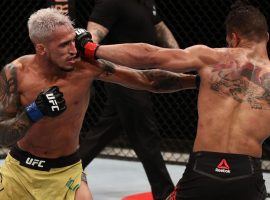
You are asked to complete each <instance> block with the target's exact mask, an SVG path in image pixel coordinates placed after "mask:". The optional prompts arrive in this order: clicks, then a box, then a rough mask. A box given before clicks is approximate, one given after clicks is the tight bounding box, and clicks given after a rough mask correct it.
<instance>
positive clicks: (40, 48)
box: [35, 43, 46, 55]
mask: <svg viewBox="0 0 270 200" xmlns="http://www.w3.org/2000/svg"><path fill="white" fill-rule="evenodd" d="M35 49H36V53H37V54H39V55H44V54H45V53H46V48H45V46H44V45H43V44H41V43H39V44H36V45H35Z"/></svg>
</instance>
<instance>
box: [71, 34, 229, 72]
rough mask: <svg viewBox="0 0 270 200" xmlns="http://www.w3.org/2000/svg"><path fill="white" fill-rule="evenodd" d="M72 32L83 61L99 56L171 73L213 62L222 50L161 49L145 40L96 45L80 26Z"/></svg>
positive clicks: (125, 63)
mask: <svg viewBox="0 0 270 200" xmlns="http://www.w3.org/2000/svg"><path fill="white" fill-rule="evenodd" d="M77 30H79V31H76V34H77V35H76V39H75V42H76V47H77V49H78V50H79V51H80V53H81V56H82V57H83V58H84V59H85V60H94V59H96V58H101V59H105V60H109V61H111V62H113V63H117V64H120V65H124V66H128V67H132V68H141V67H144V68H159V69H164V70H169V71H173V72H185V71H192V70H197V71H199V70H200V69H201V68H202V67H205V66H208V65H213V64H217V63H218V62H219V61H220V60H222V59H223V57H224V56H225V52H226V50H224V49H213V48H209V47H207V46H204V45H195V46H191V47H189V48H186V49H168V48H161V47H157V46H153V45H149V44H145V43H135V44H116V45H101V46H99V45H97V44H95V43H93V42H92V41H91V34H90V33H89V32H86V31H85V30H83V29H77Z"/></svg>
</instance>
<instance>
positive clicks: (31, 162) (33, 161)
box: [25, 157, 46, 168]
mask: <svg viewBox="0 0 270 200" xmlns="http://www.w3.org/2000/svg"><path fill="white" fill-rule="evenodd" d="M45 162H46V161H45V160H38V159H34V158H30V157H28V158H27V159H26V161H25V163H26V164H27V165H32V166H38V167H40V168H43V164H44V163H45Z"/></svg>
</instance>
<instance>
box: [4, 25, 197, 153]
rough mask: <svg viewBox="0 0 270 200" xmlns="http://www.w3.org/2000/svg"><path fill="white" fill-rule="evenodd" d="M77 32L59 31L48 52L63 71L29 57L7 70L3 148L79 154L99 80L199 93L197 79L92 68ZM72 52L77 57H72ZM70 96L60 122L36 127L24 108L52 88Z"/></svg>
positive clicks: (49, 121) (102, 65) (110, 66)
mask: <svg viewBox="0 0 270 200" xmlns="http://www.w3.org/2000/svg"><path fill="white" fill-rule="evenodd" d="M74 38H75V32H74V30H73V29H68V28H66V27H59V29H58V31H55V32H54V37H52V39H51V41H50V43H49V45H48V46H47V48H50V49H51V51H50V52H52V51H54V49H55V52H53V53H51V54H48V56H51V57H54V60H56V62H57V64H58V65H59V66H61V68H55V67H51V66H52V65H51V64H50V62H49V61H47V60H46V59H40V58H39V57H38V56H37V54H35V55H26V56H23V57H20V58H18V59H16V60H15V61H13V62H12V63H11V64H9V65H7V66H5V67H4V68H3V70H2V71H1V76H0V83H1V86H0V144H1V145H11V144H14V143H16V142H17V141H18V142H17V144H18V146H19V147H20V148H21V149H23V150H25V151H27V152H29V153H31V154H33V155H36V156H39V157H44V158H58V157H60V156H66V155H70V154H72V153H74V152H75V151H76V150H77V148H78V144H79V141H78V140H79V133H80V129H81V126H82V123H83V118H84V115H85V112H86V110H87V107H88V104H89V100H90V86H91V84H92V81H93V80H94V79H98V80H103V81H109V82H113V83H118V84H122V85H123V86H127V87H130V88H133V89H140V90H142V89H144V90H149V91H152V92H174V91H178V90H181V89H186V88H195V81H194V80H195V79H194V76H190V75H183V74H176V73H172V72H166V71H161V70H144V71H139V70H134V69H130V68H126V67H121V66H117V65H115V64H113V63H110V62H107V61H104V60H100V61H98V62H95V63H92V64H90V63H86V62H83V61H79V60H77V59H75V58H74V55H76V49H75V44H74ZM69 51H72V54H69V53H67V52H69ZM54 85H56V86H58V87H59V89H60V91H61V92H63V94H64V99H65V101H66V105H67V110H66V111H65V112H64V113H62V114H61V115H59V116H57V117H46V116H45V117H43V118H42V119H41V120H40V121H38V122H36V123H32V122H30V120H29V119H28V117H27V115H26V113H25V112H24V107H25V106H27V105H28V104H30V103H31V102H33V101H34V100H35V99H36V97H37V95H38V94H39V93H40V92H41V91H42V90H45V89H47V88H49V87H51V86H54Z"/></svg>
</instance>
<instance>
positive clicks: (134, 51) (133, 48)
mask: <svg viewBox="0 0 270 200" xmlns="http://www.w3.org/2000/svg"><path fill="white" fill-rule="evenodd" d="M158 49H159V48H158V47H155V46H152V45H148V44H144V43H136V44H117V45H101V46H100V47H99V48H98V49H97V51H96V57H97V58H101V59H105V60H109V61H111V62H113V63H116V64H120V65H124V66H129V67H132V68H154V67H155V65H156V60H155V59H151V57H152V55H154V54H155V52H156V51H158Z"/></svg>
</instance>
